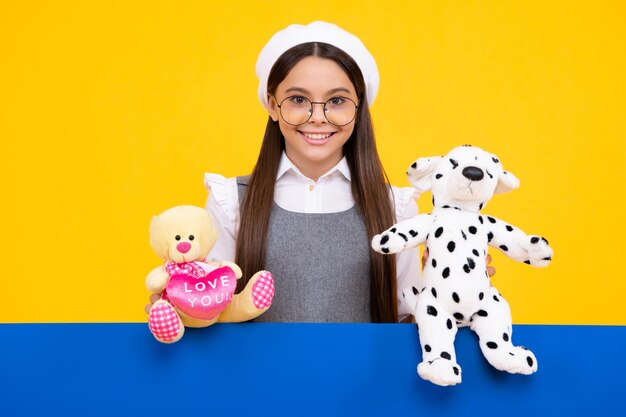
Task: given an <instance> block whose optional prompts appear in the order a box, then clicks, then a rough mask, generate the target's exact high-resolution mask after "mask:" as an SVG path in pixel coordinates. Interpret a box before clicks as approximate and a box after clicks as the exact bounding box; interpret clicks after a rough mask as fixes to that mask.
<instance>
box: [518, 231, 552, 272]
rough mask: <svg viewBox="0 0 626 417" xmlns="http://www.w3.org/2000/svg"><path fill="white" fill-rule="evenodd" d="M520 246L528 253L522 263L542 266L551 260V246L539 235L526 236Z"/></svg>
mask: <svg viewBox="0 0 626 417" xmlns="http://www.w3.org/2000/svg"><path fill="white" fill-rule="evenodd" d="M522 246H523V248H524V249H525V250H526V252H527V253H528V259H527V260H525V261H524V263H527V264H529V265H533V266H540V267H543V266H548V264H549V263H550V261H551V260H552V248H551V247H550V245H549V244H548V241H547V240H546V239H545V238H543V237H541V236H528V237H527V239H526V241H525V242H524V243H523V244H522Z"/></svg>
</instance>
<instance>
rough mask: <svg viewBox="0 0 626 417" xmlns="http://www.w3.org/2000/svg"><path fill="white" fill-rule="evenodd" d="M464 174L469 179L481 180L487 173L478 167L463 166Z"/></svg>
mask: <svg viewBox="0 0 626 417" xmlns="http://www.w3.org/2000/svg"><path fill="white" fill-rule="evenodd" d="M463 176H464V177H465V178H467V179H468V180H472V181H480V180H482V179H483V178H484V177H485V174H484V173H483V170H482V169H480V168H478V167H465V168H463Z"/></svg>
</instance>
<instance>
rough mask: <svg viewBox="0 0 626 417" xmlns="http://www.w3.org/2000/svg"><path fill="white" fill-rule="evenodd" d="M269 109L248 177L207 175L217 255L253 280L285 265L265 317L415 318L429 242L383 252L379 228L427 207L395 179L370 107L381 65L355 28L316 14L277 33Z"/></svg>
mask: <svg viewBox="0 0 626 417" xmlns="http://www.w3.org/2000/svg"><path fill="white" fill-rule="evenodd" d="M256 70H257V76H258V77H259V99H260V101H261V103H262V104H263V106H264V107H265V108H266V109H267V111H268V113H269V117H268V121H267V126H266V129H265V135H264V138H263V143H262V145H261V151H260V153H259V157H258V160H257V162H256V165H255V167H254V169H253V171H252V174H251V175H250V176H248V177H238V178H224V177H222V176H220V175H217V174H206V175H205V184H206V186H207V188H208V189H209V191H210V195H209V199H208V201H207V209H208V210H209V211H210V213H211V214H212V216H213V218H214V220H215V223H216V227H217V229H218V233H219V236H220V237H219V240H218V243H217V244H216V246H215V247H214V249H213V251H212V252H211V254H210V255H209V259H211V260H217V261H222V260H234V261H235V263H237V264H238V265H239V266H240V267H241V269H242V271H243V276H244V278H242V279H240V280H239V281H240V282H239V284H240V285H241V286H243V285H245V283H246V277H250V276H251V275H252V274H253V273H254V272H256V271H258V270H262V269H266V270H269V271H271V272H272V273H273V275H274V279H275V285H276V293H275V297H274V301H273V304H272V307H271V308H270V309H269V310H268V311H267V312H265V313H264V314H263V315H261V316H260V317H259V318H257V319H256V321H280V322H386V323H394V322H398V321H399V320H403V319H405V318H407V317H408V316H409V315H410V314H411V313H412V310H411V306H408V305H406V304H405V303H403V300H402V296H401V291H402V290H403V289H405V288H409V287H416V288H419V285H420V284H419V255H418V250H417V249H410V250H406V251H404V252H402V253H400V254H398V255H396V256H382V255H380V254H377V253H375V252H374V251H373V250H371V249H370V240H371V238H372V236H374V235H375V234H376V233H379V232H380V231H382V230H385V229H387V228H388V227H390V225H392V224H394V223H395V222H397V221H401V220H404V219H407V218H410V217H412V216H414V215H415V214H416V213H417V206H416V204H415V198H416V197H417V195H415V192H414V189H412V188H396V187H391V186H389V184H388V181H387V179H386V175H385V173H384V171H383V169H382V166H381V163H380V160H379V157H378V153H377V150H376V146H375V140H374V133H373V129H372V123H371V119H370V113H369V106H370V105H371V104H372V103H373V101H374V99H375V97H376V93H377V90H378V70H377V67H376V63H375V61H374V59H373V57H372V56H371V54H370V53H369V52H368V50H367V49H366V48H365V46H364V45H363V44H362V43H361V41H360V40H359V39H358V38H356V37H355V36H353V35H351V34H349V33H347V32H346V31H344V30H342V29H340V28H339V27H337V26H335V25H332V24H329V23H324V22H314V23H311V24H309V25H306V26H302V25H291V26H289V27H287V28H286V29H284V30H282V31H280V32H278V33H277V34H275V35H274V36H273V37H272V38H271V39H270V41H269V42H268V44H267V45H266V46H265V47H264V48H263V50H262V51H261V53H260V55H259V58H258V61H257V65H256Z"/></svg>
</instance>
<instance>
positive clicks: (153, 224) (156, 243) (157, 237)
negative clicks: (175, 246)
mask: <svg viewBox="0 0 626 417" xmlns="http://www.w3.org/2000/svg"><path fill="white" fill-rule="evenodd" d="M160 225H161V222H160V220H159V217H158V216H153V217H152V220H151V221H150V246H152V249H154V252H155V253H156V254H157V255H158V256H159V257H160V258H165V257H166V256H167V240H166V239H165V238H164V237H163V236H161V234H162V232H161V227H160Z"/></svg>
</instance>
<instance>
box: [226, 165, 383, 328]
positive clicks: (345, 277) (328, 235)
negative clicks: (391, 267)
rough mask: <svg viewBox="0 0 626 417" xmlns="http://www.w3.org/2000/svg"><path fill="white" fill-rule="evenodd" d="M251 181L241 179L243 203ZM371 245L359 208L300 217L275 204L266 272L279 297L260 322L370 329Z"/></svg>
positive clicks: (240, 191)
mask: <svg viewBox="0 0 626 417" xmlns="http://www.w3.org/2000/svg"><path fill="white" fill-rule="evenodd" d="M247 183H248V177H237V187H238V191H239V201H240V202H241V201H242V198H243V195H244V194H245V192H246V188H247ZM369 251H370V247H369V239H368V237H367V232H366V228H365V224H364V223H363V220H362V219H361V216H360V215H359V213H358V211H357V209H356V206H353V207H352V208H350V209H348V210H345V211H342V212H338V213H320V214H318V213H313V214H311V213H295V212H291V211H288V210H285V209H283V208H281V207H280V206H279V205H278V204H276V203H275V202H274V206H273V208H272V213H271V215H270V223H269V232H268V236H267V256H266V259H265V269H266V270H268V271H270V272H271V273H272V274H273V275H274V285H275V287H276V293H275V295H274V301H273V302H272V306H271V307H270V308H269V310H268V311H266V312H265V313H263V314H262V315H261V316H259V317H258V318H256V319H255V320H254V321H255V322H301V323H302V322H331V323H332V322H335V323H368V322H370V321H371V318H370V258H369Z"/></svg>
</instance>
